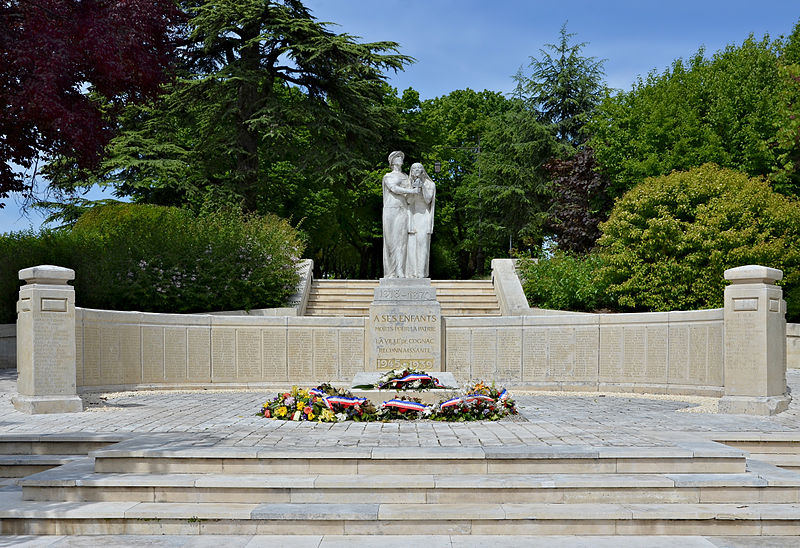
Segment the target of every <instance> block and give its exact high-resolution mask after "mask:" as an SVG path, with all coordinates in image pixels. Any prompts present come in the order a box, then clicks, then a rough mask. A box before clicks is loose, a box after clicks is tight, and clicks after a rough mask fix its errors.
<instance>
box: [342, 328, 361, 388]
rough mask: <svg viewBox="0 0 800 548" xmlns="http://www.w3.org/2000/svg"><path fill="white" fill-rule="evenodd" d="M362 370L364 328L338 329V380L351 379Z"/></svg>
mask: <svg viewBox="0 0 800 548" xmlns="http://www.w3.org/2000/svg"><path fill="white" fill-rule="evenodd" d="M362 371H364V330H363V329H340V330H339V377H340V379H339V380H345V379H352V378H353V377H354V376H355V375H356V373H361V372H362Z"/></svg>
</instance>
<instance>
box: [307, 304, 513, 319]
mask: <svg viewBox="0 0 800 548" xmlns="http://www.w3.org/2000/svg"><path fill="white" fill-rule="evenodd" d="M368 314H369V308H367V307H365V308H359V307H351V308H344V307H342V308H334V307H317V306H313V307H307V308H306V315H307V316H352V317H364V316H367V315H368ZM500 315H501V314H500V309H499V308H464V307H459V308H447V307H444V306H443V307H442V316H445V317H452V316H500Z"/></svg>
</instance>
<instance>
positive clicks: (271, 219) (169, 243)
mask: <svg viewBox="0 0 800 548" xmlns="http://www.w3.org/2000/svg"><path fill="white" fill-rule="evenodd" d="M0 252H2V253H3V255H4V256H7V257H11V260H10V261H8V262H10V263H11V264H10V265H9V266H8V267H7V268H6V269H4V270H3V271H2V272H0V278H1V279H0V289H2V296H0V299H2V302H1V303H0V304H1V305H2V306H1V307H0V314H2V318H3V319H2V320H0V322H2V321H7V322H13V321H14V317H15V313H14V303H15V302H16V298H17V296H16V293H17V290H18V287H19V286H18V284H17V283H16V281H15V280H16V277H17V271H18V270H19V269H20V268H25V267H28V266H32V265H36V264H57V265H60V266H66V267H69V268H72V269H74V270H75V273H76V274H75V277H76V280H75V293H76V303H77V304H78V306H82V307H87V308H103V309H111V310H141V311H146V312H204V311H215V310H232V309H233V310H235V309H250V308H262V307H263V308H266V307H274V306H281V305H283V304H285V302H286V299H287V298H288V297H289V296H290V295H291V294H292V293H293V291H294V288H295V286H296V284H297V272H296V270H295V266H294V265H295V263H296V261H297V259H298V257H299V255H300V252H301V244H300V242H299V239H298V236H297V233H296V231H295V230H294V229H293V228H292V227H291V226H289V224H288V223H287V222H286V221H284V220H282V219H279V218H277V217H275V216H264V217H260V216H244V215H242V214H240V213H238V212H235V211H232V210H228V211H222V212H216V213H210V214H204V215H202V216H195V215H194V214H192V213H191V212H189V211H185V210H181V209H178V208H168V207H161V206H153V205H137V204H113V205H106V206H100V207H96V208H93V209H92V210H90V211H89V212H87V213H86V214H84V215H83V216H82V217H81V218H80V219H79V220H78V222H77V223H76V224H75V226H74V227H73V228H72V229H71V230H63V231H47V230H45V231H42V232H41V233H39V234H33V233H22V234H19V233H18V234H10V235H6V236H3V237H0Z"/></svg>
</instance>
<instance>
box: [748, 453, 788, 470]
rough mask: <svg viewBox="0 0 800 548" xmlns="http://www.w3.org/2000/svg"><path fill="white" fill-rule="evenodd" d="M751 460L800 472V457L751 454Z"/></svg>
mask: <svg viewBox="0 0 800 548" xmlns="http://www.w3.org/2000/svg"><path fill="white" fill-rule="evenodd" d="M750 458H751V459H754V460H760V461H763V462H767V463H769V464H772V465H774V466H778V467H780V468H785V469H787V470H800V455H794V454H791V455H787V454H784V453H750Z"/></svg>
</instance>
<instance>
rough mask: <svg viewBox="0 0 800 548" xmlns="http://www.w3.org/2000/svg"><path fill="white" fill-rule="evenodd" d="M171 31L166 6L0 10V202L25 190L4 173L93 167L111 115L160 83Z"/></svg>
mask: <svg viewBox="0 0 800 548" xmlns="http://www.w3.org/2000/svg"><path fill="white" fill-rule="evenodd" d="M180 21H181V15H180V12H179V11H178V10H177V9H176V6H175V3H174V2H173V1H172V0H124V1H123V0H106V1H101V0H84V1H82V2H77V1H69V2H64V1H59V0H36V1H34V0H3V1H0V198H5V197H7V196H8V193H9V192H14V191H22V190H24V189H25V188H26V182H25V181H24V180H23V178H22V175H21V174H20V173H19V171H18V170H15V169H14V167H13V165H12V164H16V165H17V166H19V167H20V168H22V169H25V170H27V169H31V168H32V167H33V166H35V165H36V163H37V161H38V160H40V159H49V158H52V157H54V156H59V155H60V156H69V157H70V158H71V159H72V161H73V163H74V165H75V166H77V167H78V168H81V169H87V168H92V167H95V166H96V165H97V163H98V162H99V161H100V158H101V155H102V152H103V148H104V147H105V146H106V144H107V143H108V142H109V140H110V138H111V137H112V135H113V134H114V123H113V118H114V115H115V114H117V113H118V112H119V111H120V110H121V108H122V107H124V106H125V105H127V104H131V103H135V102H140V101H142V100H144V99H145V98H147V97H151V96H153V95H154V94H155V93H156V92H157V90H158V88H159V86H160V85H161V84H162V83H163V82H164V81H165V79H166V77H167V69H168V67H169V66H170V64H171V61H172V54H173V52H174V41H173V38H174V36H173V31H174V30H176V26H177V25H178V24H179V23H180ZM0 207H3V204H2V203H0Z"/></svg>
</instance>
